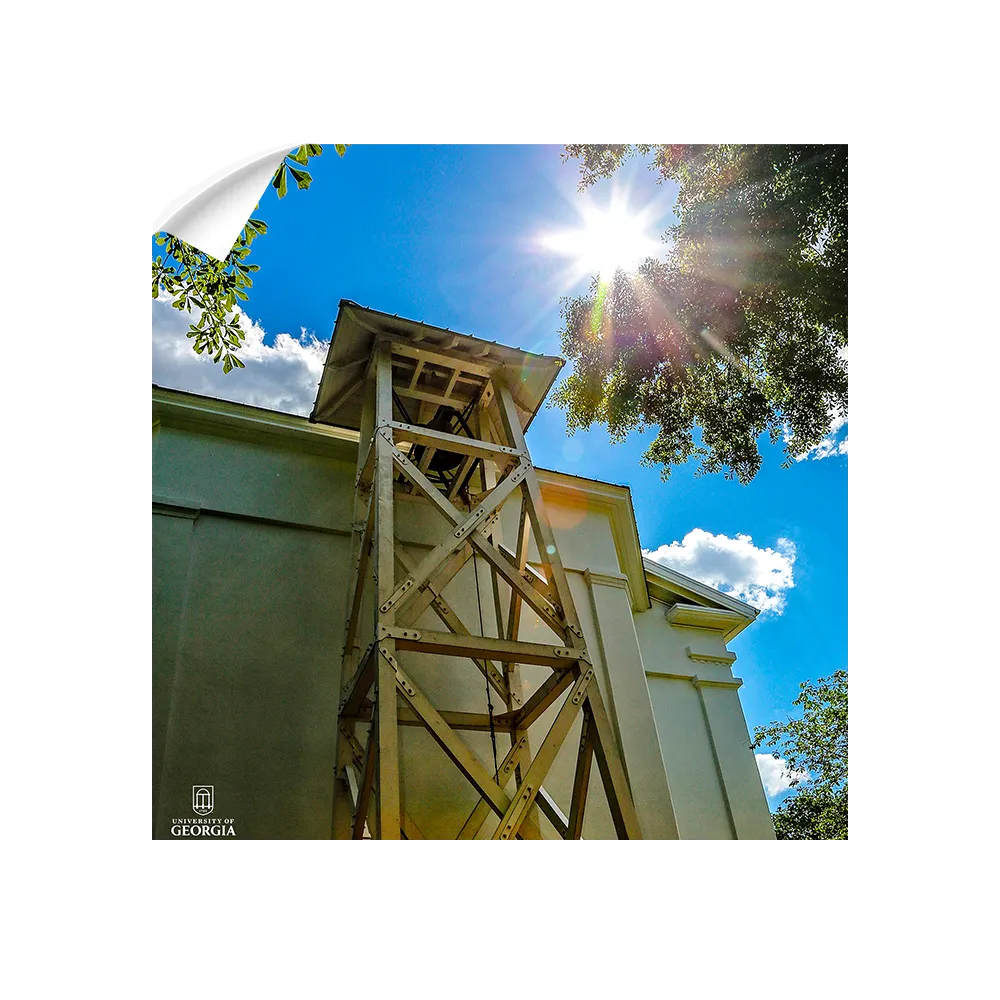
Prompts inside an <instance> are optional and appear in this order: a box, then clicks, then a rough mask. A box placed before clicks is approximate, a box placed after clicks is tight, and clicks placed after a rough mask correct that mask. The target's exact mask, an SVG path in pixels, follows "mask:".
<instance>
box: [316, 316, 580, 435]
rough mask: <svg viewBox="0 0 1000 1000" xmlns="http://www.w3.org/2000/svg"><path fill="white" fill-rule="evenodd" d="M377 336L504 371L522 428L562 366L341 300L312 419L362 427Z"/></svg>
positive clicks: (558, 360)
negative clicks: (363, 389)
mask: <svg viewBox="0 0 1000 1000" xmlns="http://www.w3.org/2000/svg"><path fill="white" fill-rule="evenodd" d="M381 334H389V335H391V336H394V337H399V338H401V339H403V340H407V341H412V342H413V346H414V347H417V348H419V347H421V346H424V347H428V348H439V349H444V350H447V351H448V352H449V354H450V355H451V356H452V357H453V358H455V357H456V356H463V355H464V356H467V358H468V362H469V364H470V366H471V367H473V368H480V369H482V368H484V367H485V368H490V369H496V370H505V371H506V373H507V375H508V381H509V383H510V384H511V395H512V396H513V397H514V403H515V405H516V406H517V410H518V416H519V417H520V419H521V426H522V427H523V428H524V429H525V430H527V428H528V425H529V424H530V423H531V420H532V418H533V417H534V415H535V413H537V412H538V409H539V407H540V406H541V404H542V401H543V400H544V399H545V396H546V395H547V394H548V391H549V389H550V388H551V387H552V383H553V382H554V381H555V379H556V376H557V375H558V374H559V372H560V371H561V369H562V367H563V363H564V362H563V359H562V358H558V357H549V356H548V355H545V354H532V353H531V352H529V351H522V350H519V349H518V348H516V347H505V346H504V345H503V344H498V343H496V342H495V341H488V340H482V339H480V338H479V337H470V336H468V335H467V334H463V333H456V332H455V331H453V330H446V329H443V328H441V327H438V326H430V325H429V324H427V323H421V322H418V321H417V320H412V319H404V318H403V317H401V316H394V315H390V314H389V313H383V312H378V311H377V310H375V309H368V308H366V307H364V306H360V305H358V304H357V303H356V302H352V301H350V300H349V299H341V301H340V308H339V310H338V312H337V322H336V324H335V326H334V329H333V337H332V339H331V341H330V349H329V351H328V352H327V355H326V363H325V364H324V366H323V375H322V377H321V378H320V383H319V390H318V391H317V393H316V402H315V403H314V404H313V409H312V413H311V414H310V415H309V419H310V421H312V422H313V423H322V424H331V425H333V426H337V427H349V428H351V429H353V430H358V429H359V428H360V426H361V404H362V394H361V385H362V381H363V379H364V376H365V370H366V362H367V361H368V358H369V356H370V355H371V351H372V346H373V344H374V341H375V338H376V337H377V336H379V335H381ZM459 360H462V358H461V357H460V358H459Z"/></svg>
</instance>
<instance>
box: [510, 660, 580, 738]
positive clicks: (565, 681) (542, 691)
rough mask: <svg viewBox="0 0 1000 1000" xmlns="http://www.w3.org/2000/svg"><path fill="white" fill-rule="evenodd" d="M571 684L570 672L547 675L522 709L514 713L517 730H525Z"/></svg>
mask: <svg viewBox="0 0 1000 1000" xmlns="http://www.w3.org/2000/svg"><path fill="white" fill-rule="evenodd" d="M572 683H573V674H572V672H571V671H568V670H557V671H553V672H552V673H551V674H549V676H548V677H547V678H546V679H545V680H544V681H542V683H541V686H540V687H539V688H538V690H537V691H536V692H535V693H534V694H533V695H532V696H531V697H530V698H529V699H528V700H527V701H526V702H525V703H524V708H522V709H521V711H520V712H515V713H514V722H515V724H516V726H517V728H518V729H527V728H528V727H529V726H530V725H531V724H532V723H534V722H535V721H536V720H537V719H538V718H539V717H540V716H541V715H542V714H543V713H544V712H545V710H546V709H547V708H548V707H549V706H550V705H551V704H552V703H553V702H554V701H555V700H556V698H558V697H559V695H560V694H562V692H563V691H565V690H566V688H568V687H569V686H570V684H572Z"/></svg>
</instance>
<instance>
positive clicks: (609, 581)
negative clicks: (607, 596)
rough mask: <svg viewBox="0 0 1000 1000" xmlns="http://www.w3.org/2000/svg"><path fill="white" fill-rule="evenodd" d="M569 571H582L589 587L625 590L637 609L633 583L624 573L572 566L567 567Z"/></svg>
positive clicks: (630, 601)
mask: <svg viewBox="0 0 1000 1000" xmlns="http://www.w3.org/2000/svg"><path fill="white" fill-rule="evenodd" d="M566 571H567V572H571V571H572V572H577V573H582V574H583V578H584V580H586V582H587V586H588V587H594V586H600V587H614V588H616V589H617V590H624V591H625V594H626V595H627V597H628V601H629V604H630V605H631V606H632V609H633V610H635V601H634V599H633V597H632V585H631V584H630V583H629V579H628V577H627V576H625V574H624V573H599V572H595V571H594V570H592V569H583V570H577V569H574V568H573V567H571V566H567V567H566Z"/></svg>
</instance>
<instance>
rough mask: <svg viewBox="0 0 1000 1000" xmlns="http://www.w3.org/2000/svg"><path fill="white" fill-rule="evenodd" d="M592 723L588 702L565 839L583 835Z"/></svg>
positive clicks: (590, 759) (591, 746)
mask: <svg viewBox="0 0 1000 1000" xmlns="http://www.w3.org/2000/svg"><path fill="white" fill-rule="evenodd" d="M592 725H593V723H592V721H591V716H590V704H589V702H588V704H587V707H586V708H585V709H584V712H583V728H582V729H581V731H580V750H579V753H578V754H577V756H576V774H575V776H574V778H573V793H572V796H571V798H570V806H569V820H568V822H567V824H566V826H567V831H566V839H567V840H579V839H580V838H581V837H582V836H583V810H584V808H585V806H586V804H587V789H588V788H589V787H590V765H591V762H592V761H593V759H594V744H593V743H592V742H591V739H590V731H591V728H592Z"/></svg>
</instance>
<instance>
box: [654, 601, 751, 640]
mask: <svg viewBox="0 0 1000 1000" xmlns="http://www.w3.org/2000/svg"><path fill="white" fill-rule="evenodd" d="M719 596H722V595H719ZM746 607H748V608H749V605H746ZM749 610H750V611H752V612H753V614H752V615H747V614H745V613H743V612H741V611H735V610H730V609H728V608H710V607H705V606H704V605H700V604H686V603H683V602H678V603H677V604H674V605H672V606H671V607H669V608H667V611H666V619H667V621H668V622H670V624H671V625H673V626H674V627H675V628H693V629H701V630H706V631H711V632H720V633H721V634H722V637H723V639H724V640H725V641H727V642H728V641H729V640H730V639H731V638H732V637H733V636H734V635H737V634H738V633H739V632H742V631H743V629H745V628H746V627H747V625H749V624H750V623H751V622H752V621H753V620H754V618H756V617H757V612H756V611H755V610H754V609H753V608H749Z"/></svg>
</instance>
